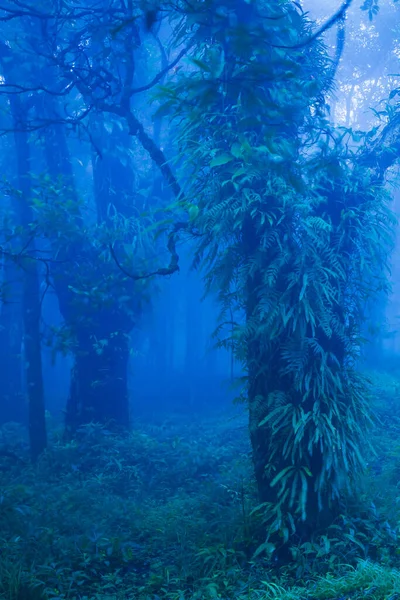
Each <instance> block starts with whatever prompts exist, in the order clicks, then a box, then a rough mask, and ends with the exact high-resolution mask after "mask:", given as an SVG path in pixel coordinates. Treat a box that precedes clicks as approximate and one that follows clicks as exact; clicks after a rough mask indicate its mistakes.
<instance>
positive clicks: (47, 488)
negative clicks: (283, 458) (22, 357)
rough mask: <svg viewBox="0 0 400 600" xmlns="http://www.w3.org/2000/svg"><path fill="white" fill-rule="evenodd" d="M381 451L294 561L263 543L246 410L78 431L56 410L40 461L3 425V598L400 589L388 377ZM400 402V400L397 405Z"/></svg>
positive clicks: (398, 459)
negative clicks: (118, 431) (61, 423)
mask: <svg viewBox="0 0 400 600" xmlns="http://www.w3.org/2000/svg"><path fill="white" fill-rule="evenodd" d="M375 384H376V409H377V412H378V414H379V418H380V421H379V423H378V424H377V425H376V435H375V445H376V447H377V450H378V452H377V456H375V457H374V456H371V461H370V464H369V467H368V472H367V474H366V476H365V477H364V478H363V480H362V481H361V482H360V488H359V490H358V495H357V498H356V499H353V500H350V499H349V500H347V501H346V507H345V510H344V514H345V515H346V516H342V517H341V518H340V520H339V521H336V522H335V523H333V524H332V525H331V527H330V528H329V529H328V531H325V532H321V533H318V532H316V534H315V539H314V540H313V541H312V542H306V543H302V542H301V540H294V541H293V547H292V554H293V562H292V563H291V564H290V565H286V566H284V565H280V564H278V562H277V561H276V560H274V558H273V556H272V558H271V556H267V555H265V553H262V552H260V551H259V550H260V545H261V544H262V543H263V542H264V541H265V537H264V535H263V526H262V516H261V514H260V512H259V511H257V510H255V509H256V507H257V500H256V494H255V487H254V482H253V479H252V469H251V463H250V447H249V441H248V434H247V423H246V416H245V414H244V412H243V413H239V414H238V413H237V412H236V413H234V412H233V411H232V414H221V415H215V416H214V417H213V418H210V417H205V416H203V417H192V418H190V417H189V416H188V417H186V418H183V417H180V418H174V417H172V416H169V417H167V418H166V419H165V421H164V422H163V421H162V420H161V419H160V418H159V419H158V422H157V423H153V424H152V423H148V422H147V423H139V422H136V423H134V427H133V430H132V432H131V433H130V434H129V435H128V436H125V437H120V436H116V435H114V434H112V433H111V432H109V431H108V430H107V429H105V428H103V427H100V426H92V425H91V426H88V427H84V428H82V430H81V431H80V432H79V436H78V439H77V440H76V441H74V442H70V443H66V442H64V441H63V437H62V432H61V431H60V430H58V429H57V427H56V426H55V425H53V424H52V423H51V422H50V419H49V433H50V436H49V437H50V444H49V450H48V452H47V453H46V454H45V455H44V456H43V457H42V458H41V460H40V461H39V463H38V464H37V465H36V466H35V467H32V466H31V465H30V464H29V458H28V457H29V455H28V450H27V445H26V440H25V433H24V432H23V431H22V430H21V428H20V427H18V426H17V425H14V424H9V425H7V426H4V427H3V428H2V429H1V430H0V598H4V599H7V600H54V599H56V598H57V599H70V600H92V599H93V600H99V599H102V600H130V599H133V600H192V599H193V600H200V599H201V600H212V599H214V598H220V599H221V600H272V599H274V600H323V599H326V600H347V599H351V600H359V599H361V598H368V599H369V600H400V489H399V486H400V441H399V440H400V435H399V434H400V403H399V398H400V379H399V380H397V379H395V378H393V377H389V376H388V375H382V374H381V375H376V376H375ZM398 404H399V407H397V405H398Z"/></svg>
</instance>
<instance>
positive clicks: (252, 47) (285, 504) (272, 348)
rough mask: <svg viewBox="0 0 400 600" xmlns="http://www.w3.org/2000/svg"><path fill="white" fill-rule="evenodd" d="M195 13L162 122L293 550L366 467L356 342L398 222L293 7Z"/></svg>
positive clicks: (262, 481) (262, 471) (265, 480)
mask: <svg viewBox="0 0 400 600" xmlns="http://www.w3.org/2000/svg"><path fill="white" fill-rule="evenodd" d="M347 4H349V3H347ZM186 10H188V9H186ZM189 14H190V16H189V17H188V20H189V22H190V23H191V25H192V27H193V28H194V30H195V31H196V34H195V37H196V40H197V46H196V50H195V52H194V53H193V54H192V55H191V62H192V68H191V70H190V72H188V73H181V75H180V77H179V81H178V82H177V83H176V84H175V85H173V86H172V85H171V86H169V87H168V89H166V90H165V91H164V100H165V102H164V108H163V110H164V111H170V113H171V114H172V117H173V118H175V119H176V120H177V123H179V124H180V127H178V132H177V140H176V143H177V145H178V146H179V157H178V160H180V161H182V162H183V170H184V175H185V181H186V182H187V183H186V186H185V194H186V207H187V209H188V211H189V215H190V217H191V220H192V225H193V227H194V228H196V229H197V231H198V235H199V239H200V241H199V245H198V250H197V259H196V260H197V262H198V263H200V264H202V266H203V268H204V269H205V278H206V282H207V287H208V290H210V291H216V292H217V293H218V295H219V299H220V303H221V307H222V310H221V324H220V333H221V335H222V334H223V338H222V342H221V343H225V344H227V345H228V346H229V345H234V347H235V352H236V356H237V357H238V358H239V359H240V360H241V361H242V362H243V363H244V364H245V366H246V370H247V385H246V392H245V396H246V399H247V402H248V407H249V424H250V436H251V443H252V448H253V461H254V469H255V476H256V479H257V484H258V490H259V495H260V500H261V501H262V503H263V504H264V507H265V508H266V509H267V516H268V519H269V529H268V531H269V534H270V535H274V536H275V540H276V539H281V540H283V541H284V542H286V541H287V540H288V539H289V536H290V534H291V533H293V532H294V531H295V530H296V531H297V532H298V533H302V534H303V535H304V536H307V537H309V536H310V535H311V533H312V531H315V528H316V526H317V524H318V522H320V520H321V517H322V516H324V517H329V515H330V514H332V511H333V514H335V513H336V511H337V510H338V503H339V500H340V497H341V494H342V492H343V491H344V490H345V489H348V488H349V487H351V485H352V483H353V481H354V480H355V479H356V477H357V474H358V473H359V472H360V469H362V466H363V448H364V442H365V438H366V431H367V428H368V425H369V424H370V422H371V413H370V407H369V403H368V392H367V390H368V385H367V383H366V381H365V380H364V379H363V377H362V376H361V375H360V374H359V373H358V371H357V369H356V365H357V360H358V355H359V350H360V345H361V343H362V342H361V340H360V329H361V325H362V322H363V318H364V314H365V306H366V303H367V302H368V300H370V299H371V298H373V297H374V295H375V294H376V293H377V292H378V291H379V290H380V289H382V288H384V287H385V286H386V284H387V280H386V272H385V268H386V260H387V255H388V253H389V251H390V247H391V235H392V231H393V225H394V219H393V218H392V215H391V213H390V210H389V209H388V204H387V203H388V196H387V194H386V193H385V191H384V189H383V186H382V183H383V180H382V178H381V176H380V173H381V171H380V169H379V168H378V167H377V165H376V164H375V167H376V170H375V171H374V170H373V169H372V168H370V165H369V166H367V165H366V163H365V162H363V161H364V158H365V156H366V154H368V152H369V140H370V138H371V136H370V135H369V136H367V141H366V146H365V147H363V148H361V149H360V150H359V151H357V147H356V140H355V139H354V143H353V142H352V133H351V132H350V131H346V130H341V129H335V128H334V127H333V126H332V125H331V123H330V122H329V120H328V118H327V116H326V114H325V99H324V95H325V94H326V93H327V91H329V89H330V86H331V84H332V71H331V70H330V69H329V68H328V65H329V57H328V55H327V53H326V51H325V49H324V48H323V46H322V45H321V43H320V42H319V41H318V38H317V37H316V36H315V34H313V33H312V25H311V23H310V22H308V21H307V18H306V16H305V15H304V14H303V13H301V12H300V11H298V10H297V9H296V8H295V7H294V6H293V4H291V3H281V2H279V3H278V2H272V1H271V2H264V3H261V2H260V3H250V4H247V3H243V5H241V8H238V7H237V3H232V2H230V0H226V1H225V2H223V3H222V4H221V3H218V5H217V4H216V3H214V2H213V1H212V0H209V1H208V2H206V3H204V2H201V3H192V4H191V6H190V9H189ZM339 31H340V29H339ZM338 39H339V41H340V38H338ZM307 40H311V41H312V42H313V43H312V44H308V43H307ZM333 66H334V67H336V66H337V60H336V61H334V65H333ZM380 141H382V140H380ZM352 143H353V149H352V150H350V145H351V144H352ZM363 157H364V158H363ZM383 172H384V171H383ZM231 311H232V313H233V315H234V323H233V333H232V334H231V333H230V331H229V328H230V327H231V325H232V318H231V317H230V316H229V315H230V313H231ZM278 533H279V535H280V536H281V537H280V538H279V537H278V538H277V537H276V536H277V534H278Z"/></svg>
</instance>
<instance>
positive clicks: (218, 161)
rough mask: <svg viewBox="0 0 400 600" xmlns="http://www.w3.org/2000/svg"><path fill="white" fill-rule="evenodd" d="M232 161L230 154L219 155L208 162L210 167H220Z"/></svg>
mask: <svg viewBox="0 0 400 600" xmlns="http://www.w3.org/2000/svg"><path fill="white" fill-rule="evenodd" d="M232 160H233V156H232V154H220V155H219V156H215V157H214V158H213V159H212V161H211V162H210V167H211V168H212V167H220V166H221V165H226V163H228V162H231V161H232Z"/></svg>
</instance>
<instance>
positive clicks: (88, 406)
mask: <svg viewBox="0 0 400 600" xmlns="http://www.w3.org/2000/svg"><path fill="white" fill-rule="evenodd" d="M1 11H2V12H1V19H2V20H3V21H4V22H6V23H8V24H11V25H8V29H7V36H8V39H9V41H8V42H7V44H8V47H9V53H10V54H11V55H12V57H13V59H14V60H21V61H23V62H25V63H26V64H29V65H30V67H31V71H30V73H29V75H27V77H26V79H25V82H24V84H23V85H21V83H20V79H19V78H17V77H16V76H14V77H8V78H7V80H6V81H5V82H4V83H3V86H2V87H3V90H2V91H3V93H4V92H6V93H8V94H9V95H13V96H15V97H21V98H24V99H29V103H30V105H31V109H32V110H31V112H30V118H29V120H28V121H27V122H26V124H25V125H24V126H25V127H26V131H30V132H32V134H34V133H35V132H37V140H36V141H37V148H36V156H37V161H38V163H39V164H41V166H42V169H43V170H44V171H47V174H48V177H47V178H46V180H45V182H44V185H43V183H41V184H38V185H37V186H36V192H37V194H36V196H37V197H36V198H35V218H36V224H37V225H38V228H37V229H36V232H37V236H38V237H39V236H41V238H42V246H43V247H44V248H46V251H49V250H50V251H51V252H52V256H53V258H54V259H55V260H53V261H52V262H51V264H50V272H49V282H50V284H51V286H53V287H54V290H55V291H56V293H57V296H58V300H59V305H60V310H61V312H62V315H63V317H64V320H65V324H66V328H67V329H68V331H69V333H70V350H71V351H72V352H73V354H74V368H73V373H72V378H71V379H72V383H71V390H70V398H69V401H68V410H67V424H68V427H69V428H70V429H71V430H74V429H76V428H77V427H78V426H79V425H80V424H82V423H85V422H88V421H91V420H96V421H102V422H108V421H114V422H116V423H117V424H118V425H120V426H127V425H128V422H129V407H128V392H127V366H128V359H129V334H130V331H131V329H132V327H133V325H134V324H135V322H136V321H137V319H138V318H139V317H140V314H141V311H142V308H143V304H144V303H145V301H146V297H147V288H148V285H149V281H150V277H151V276H156V275H169V274H171V273H173V272H175V271H176V270H177V265H178V262H177V261H178V255H177V253H176V251H175V247H174V240H173V237H171V236H170V238H169V240H168V251H169V253H170V255H171V260H170V263H169V264H168V265H167V266H162V267H160V268H158V267H159V266H160V265H159V262H157V260H156V257H154V252H153V250H154V245H153V246H152V248H151V255H150V254H149V253H148V252H147V251H148V250H149V245H148V241H149V240H150V237H149V235H148V234H147V233H146V228H147V227H148V226H149V225H152V223H151V220H150V219H149V218H146V217H143V218H142V219H140V218H138V214H139V213H140V212H141V210H142V208H143V207H142V205H141V204H142V200H141V196H140V195H139V196H138V195H137V194H136V191H137V189H135V187H136V180H137V179H138V178H136V176H135V173H134V172H133V164H132V162H133V161H132V156H129V153H130V152H131V144H132V139H133V137H136V138H137V139H138V140H139V141H140V144H141V145H142V146H143V148H144V150H145V152H147V153H148V154H149V155H150V158H151V159H152V160H154V161H155V162H156V164H157V165H158V167H159V168H160V170H161V172H162V174H163V175H164V176H165V177H166V178H167V180H168V182H169V183H170V184H172V185H173V186H174V189H175V193H177V190H178V185H177V183H176V181H175V179H174V177H173V175H172V172H171V170H170V168H169V167H168V165H167V164H166V163H167V161H166V158H165V156H164V154H163V153H162V151H161V150H160V149H159V148H158V146H157V145H156V144H155V143H154V142H153V141H152V139H151V138H150V136H149V135H148V134H147V133H146V131H145V129H144V127H143V125H142V123H141V122H140V121H139V120H138V118H137V117H136V116H135V115H134V112H133V110H132V107H131V98H132V97H133V95H134V94H137V93H140V92H143V91H145V90H146V89H147V88H148V87H151V85H154V83H155V82H156V81H159V80H160V79H161V78H162V77H163V76H164V75H165V73H166V72H168V70H169V69H170V68H171V65H167V66H165V67H164V68H163V70H162V71H161V72H159V73H158V74H157V76H156V77H155V78H154V83H150V85H145V86H141V87H139V88H136V89H135V88H134V83H135V53H136V52H137V51H138V48H139V47H140V44H141V38H140V25H139V24H138V19H139V17H140V16H141V14H142V11H141V9H140V7H139V6H136V5H135V4H134V3H132V2H128V3H127V4H126V5H125V4H124V5H123V4H121V3H120V2H119V1H118V2H117V1H115V0H105V1H104V2H101V3H97V2H96V3H93V4H92V3H89V4H88V5H87V6H86V7H85V8H83V9H77V8H76V7H75V6H73V5H70V4H69V3H63V4H62V5H59V6H54V7H51V8H50V7H49V6H48V5H47V3H43V4H40V5H38V4H37V3H32V4H31V5H29V4H26V5H24V7H19V8H16V7H15V6H14V5H13V4H12V3H11V4H10V5H5V6H3V7H2V9H1ZM61 24H62V25H61ZM60 25H61V26H60ZM16 39H18V40H20V41H19V42H18V43H16ZM21 40H22V41H21ZM182 54H183V52H182V53H181V56H182ZM32 56H34V57H35V59H37V60H36V63H35V64H34V63H33V62H32ZM178 60H179V57H178ZM175 64H176V61H175ZM117 65H118V68H117ZM27 101H28V100H27ZM76 131H78V133H79V135H80V136H82V138H83V139H84V143H85V142H86V143H87V148H88V150H89V148H90V146H89V143H90V145H91V147H92V171H93V177H94V179H93V191H94V208H95V213H96V219H95V223H93V222H90V220H89V219H87V218H86V217H87V215H85V212H86V209H87V205H85V203H84V202H81V200H80V198H79V194H78V192H77V189H76V185H75V181H74V173H73V169H72V166H71V157H70V151H69V147H68V138H67V135H68V133H69V134H71V132H76ZM111 133H112V140H111V138H110V135H111ZM117 138H118V140H117ZM116 142H117V143H116ZM38 148H39V149H40V150H41V151H42V152H40V151H39V152H38V151H37V149H38ZM150 193H151V190H150ZM146 208H147V207H146ZM132 238H135V239H136V243H132ZM156 247H157V246H156Z"/></svg>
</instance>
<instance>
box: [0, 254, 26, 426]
mask: <svg viewBox="0 0 400 600" xmlns="http://www.w3.org/2000/svg"><path fill="white" fill-rule="evenodd" d="M2 279H3V286H4V288H3V297H2V301H1V302H0V304H1V306H0V365H1V369H0V423H7V422H9V421H15V422H17V423H23V424H27V412H28V411H27V407H26V402H25V395H24V389H23V385H22V382H23V364H22V338H23V323H22V307H21V303H22V289H21V271H20V270H19V269H18V268H17V266H16V265H15V263H14V262H13V261H11V260H10V259H8V258H7V257H5V258H4V263H3V277H2Z"/></svg>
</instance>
